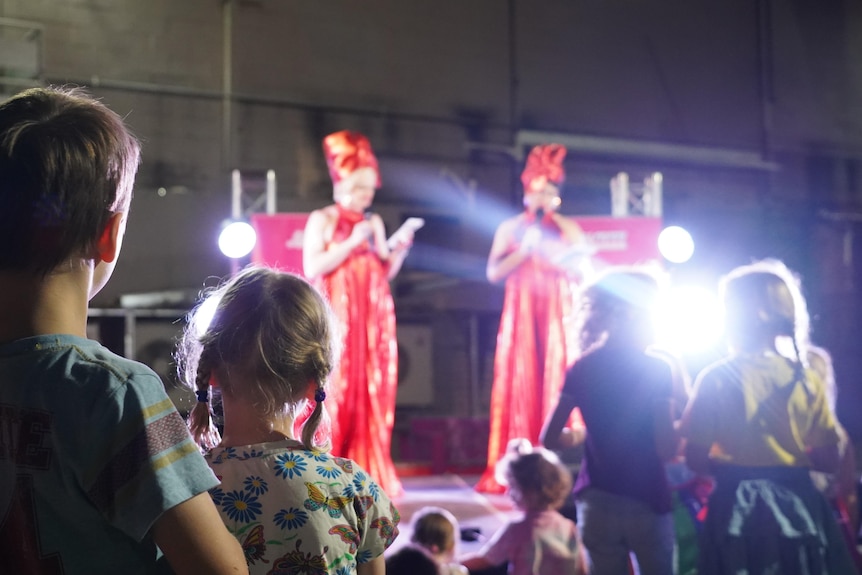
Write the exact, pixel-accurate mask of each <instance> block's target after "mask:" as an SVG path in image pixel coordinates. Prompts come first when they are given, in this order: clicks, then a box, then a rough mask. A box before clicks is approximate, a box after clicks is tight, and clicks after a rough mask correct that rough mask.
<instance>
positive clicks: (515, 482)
mask: <svg viewBox="0 0 862 575" xmlns="http://www.w3.org/2000/svg"><path fill="white" fill-rule="evenodd" d="M497 481H498V482H499V483H500V484H502V485H506V486H507V488H508V494H509V497H511V499H512V502H513V503H514V504H515V505H516V506H517V507H518V508H519V509H520V510H522V511H523V512H524V516H523V517H521V518H519V519H517V520H514V521H511V522H509V523H508V524H506V525H505V526H504V527H503V528H502V529H500V530H499V531H497V533H495V534H494V536H493V537H492V538H491V540H490V541H488V543H486V544H485V546H484V547H483V548H482V549H481V550H480V551H479V552H478V553H476V554H473V555H469V556H466V557H464V558H463V559H462V560H461V563H462V564H463V565H464V566H465V567H467V568H468V569H469V570H470V571H471V572H472V571H476V570H480V569H488V568H491V567H495V566H498V565H501V564H503V563H506V562H508V563H509V573H510V574H511V575H583V574H584V573H586V571H585V570H584V561H583V549H582V545H581V540H580V537H579V535H578V527H577V526H576V525H575V524H574V522H572V521H571V520H570V519H567V518H565V517H563V516H562V515H561V514H560V512H559V511H558V510H559V509H560V507H562V506H563V503H564V502H565V500H566V498H567V497H568V496H569V492H570V491H571V489H572V476H571V473H570V472H569V470H568V469H567V468H566V466H565V465H563V464H562V462H560V460H559V458H557V456H556V455H555V454H554V453H553V452H551V451H548V450H547V449H544V448H541V447H536V448H534V447H532V446H531V445H530V443H529V441H527V440H526V439H513V440H512V441H510V442H509V446H508V447H507V453H506V455H505V456H504V457H503V459H501V460H500V462H499V463H498V464H497Z"/></svg>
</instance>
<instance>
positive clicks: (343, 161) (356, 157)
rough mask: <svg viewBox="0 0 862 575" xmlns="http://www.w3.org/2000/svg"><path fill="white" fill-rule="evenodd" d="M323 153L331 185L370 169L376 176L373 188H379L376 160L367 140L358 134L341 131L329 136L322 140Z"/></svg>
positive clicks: (378, 172) (378, 171)
mask: <svg viewBox="0 0 862 575" xmlns="http://www.w3.org/2000/svg"><path fill="white" fill-rule="evenodd" d="M323 153H324V155H325V156H326V165H327V166H328V167H329V175H330V177H332V183H333V184H338V183H339V182H340V181H341V180H343V179H344V178H346V177H347V176H349V175H350V174H352V173H353V172H355V171H356V170H358V169H359V168H372V169H373V170H374V174H375V175H376V176H377V183H376V184H375V187H377V188H379V187H380V170H379V169H378V168H377V158H375V157H374V152H372V151H371V143H370V142H369V141H368V138H366V137H365V136H363V135H362V134H360V133H359V132H351V131H350V130H342V131H340V132H335V133H334V134H329V135H328V136H326V137H325V138H324V139H323Z"/></svg>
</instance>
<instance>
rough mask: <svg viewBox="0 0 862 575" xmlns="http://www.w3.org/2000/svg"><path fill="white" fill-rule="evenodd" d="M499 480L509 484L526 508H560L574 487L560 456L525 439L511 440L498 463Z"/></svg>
mask: <svg viewBox="0 0 862 575" xmlns="http://www.w3.org/2000/svg"><path fill="white" fill-rule="evenodd" d="M496 475H497V481H498V482H499V483H501V484H502V485H506V486H507V487H508V493H509V497H511V498H512V501H513V502H514V503H515V505H517V506H518V507H519V508H520V509H523V510H524V511H545V510H548V509H559V508H560V507H562V506H563V504H564V503H565V502H566V498H567V497H568V496H569V494H570V493H571V491H572V474H571V472H570V471H569V470H568V469H567V468H566V466H565V465H563V464H562V462H561V461H560V459H559V458H558V457H557V456H556V454H554V452H553V451H549V450H547V449H545V448H543V447H533V446H532V445H530V442H529V441H527V440H526V439H513V440H511V441H510V442H509V445H508V447H507V449H506V455H504V456H503V458H502V459H501V460H500V461H499V462H498V463H497V468H496Z"/></svg>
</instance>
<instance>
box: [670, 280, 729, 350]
mask: <svg viewBox="0 0 862 575" xmlns="http://www.w3.org/2000/svg"><path fill="white" fill-rule="evenodd" d="M655 321H656V331H657V336H658V341H659V344H660V345H661V346H662V347H665V348H667V349H669V350H671V351H674V352H676V353H678V354H693V353H699V352H703V351H706V350H708V349H709V348H711V347H713V346H714V345H716V344H717V343H718V342H719V340H720V338H721V334H722V327H723V324H722V314H721V309H720V307H719V302H718V296H716V294H715V293H714V292H711V291H710V290H708V289H706V288H703V287H699V286H678V287H671V288H670V289H668V290H667V291H666V292H665V293H663V294H662V296H661V297H660V298H659V301H658V303H657V306H656V310H655Z"/></svg>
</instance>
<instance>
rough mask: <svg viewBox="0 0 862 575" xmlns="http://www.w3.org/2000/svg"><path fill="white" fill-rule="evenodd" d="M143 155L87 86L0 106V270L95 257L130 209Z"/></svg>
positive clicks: (40, 270) (38, 270)
mask: <svg viewBox="0 0 862 575" xmlns="http://www.w3.org/2000/svg"><path fill="white" fill-rule="evenodd" d="M139 161H140V145H139V143H138V141H137V140H136V139H135V137H134V136H133V135H132V134H131V133H130V132H129V130H128V128H127V127H126V126H125V124H124V123H123V120H122V118H120V116H118V115H117V114H116V113H115V112H113V111H111V110H109V109H108V108H107V107H106V106H105V105H104V104H102V103H101V102H99V101H98V100H95V99H93V98H91V97H90V96H88V95H87V94H86V93H84V92H83V91H81V90H78V89H60V88H33V89H29V90H25V91H23V92H21V93H20V94H18V95H17V96H14V97H13V98H11V99H9V100H7V101H6V102H5V103H3V104H2V105H0V206H3V207H2V209H0V246H3V247H2V249H0V270H9V271H17V272H28V273H33V274H39V275H45V274H48V273H50V272H52V271H53V270H55V269H57V268H58V267H59V266H60V265H61V264H65V263H66V262H69V261H71V260H73V259H76V258H78V259H96V257H97V256H96V254H97V247H98V246H99V242H100V240H101V239H102V238H103V235H104V234H105V232H106V228H109V227H110V225H109V224H110V223H111V222H112V221H113V219H116V220H117V222H118V224H117V225H122V224H124V221H123V219H122V216H121V217H119V218H112V216H114V215H115V214H124V213H125V212H127V211H128V209H129V204H130V202H131V198H132V186H133V183H134V178H135V173H136V172H137V169H138V163H139ZM120 233H122V229H121V230H120ZM107 275H110V273H107ZM104 279H105V280H107V277H105V278H104ZM98 287H101V286H98ZM96 291H97V290H96Z"/></svg>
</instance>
